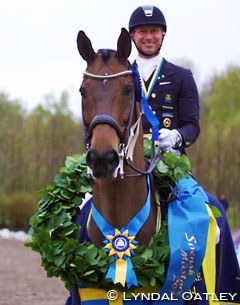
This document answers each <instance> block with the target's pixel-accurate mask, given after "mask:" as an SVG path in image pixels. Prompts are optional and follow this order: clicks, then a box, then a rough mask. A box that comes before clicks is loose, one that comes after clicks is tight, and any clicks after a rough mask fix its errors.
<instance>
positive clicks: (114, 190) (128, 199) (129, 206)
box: [90, 146, 156, 244]
mask: <svg viewBox="0 0 240 305" xmlns="http://www.w3.org/2000/svg"><path fill="white" fill-rule="evenodd" d="M135 150H137V151H138V153H140V154H141V156H143V150H142V147H141V146H139V147H136V149H135ZM134 159H135V160H139V161H138V162H136V161H135V166H136V167H138V168H141V169H142V170H144V167H145V162H144V160H142V159H141V158H140V159H139V158H137V153H135V156H134ZM125 171H128V173H133V172H132V170H129V168H125ZM129 171H130V172H129ZM147 194H148V185H147V178H146V176H144V175H143V176H139V177H134V178H124V179H121V178H120V177H119V178H115V179H113V180H107V179H106V180H105V179H101V180H97V181H95V183H94V185H93V202H94V205H95V206H96V208H97V209H98V211H99V212H100V213H101V215H102V216H103V217H104V219H105V220H106V221H107V222H108V223H109V224H110V225H112V226H113V227H115V228H118V229H120V228H121V227H125V226H126V225H127V224H128V223H129V221H130V220H131V219H132V218H133V217H134V216H135V215H136V214H137V213H138V211H139V210H140V209H141V208H142V206H143V205H144V203H145V202H146V199H147ZM155 216H156V209H155V207H154V208H151V212H150V215H149V218H148V220H147V222H146V224H145V225H144V226H143V227H142V229H141V230H140V233H139V236H138V241H139V242H141V243H145V244H147V243H148V242H149V239H150V237H151V236H152V235H153V234H154V233H155V223H156V217H155ZM92 224H93V225H92V226H91V230H90V238H91V239H92V241H93V242H94V243H96V244H99V241H102V240H103V239H102V238H101V237H100V236H101V234H99V233H100V232H99V230H98V228H97V226H96V225H94V222H92ZM99 238H100V239H99Z"/></svg>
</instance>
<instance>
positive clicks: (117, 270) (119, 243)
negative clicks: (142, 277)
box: [104, 229, 137, 287]
mask: <svg viewBox="0 0 240 305" xmlns="http://www.w3.org/2000/svg"><path fill="white" fill-rule="evenodd" d="M128 234H129V232H128V230H125V231H123V232H121V231H119V230H118V229H115V233H114V235H107V239H106V240H105V241H104V242H105V243H106V246H105V247H104V248H105V249H106V251H107V252H108V254H109V256H112V255H114V262H113V263H112V264H110V267H109V269H108V273H107V275H106V278H111V279H112V280H113V281H114V284H117V283H120V284H121V285H122V286H123V287H125V283H126V282H127V285H128V286H131V285H133V284H134V285H137V280H136V275H135V272H134V269H133V266H132V263H131V260H130V256H131V255H134V251H133V250H134V249H136V246H135V244H137V241H136V240H135V236H129V235H128Z"/></svg>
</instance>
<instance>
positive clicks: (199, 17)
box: [0, 0, 240, 116]
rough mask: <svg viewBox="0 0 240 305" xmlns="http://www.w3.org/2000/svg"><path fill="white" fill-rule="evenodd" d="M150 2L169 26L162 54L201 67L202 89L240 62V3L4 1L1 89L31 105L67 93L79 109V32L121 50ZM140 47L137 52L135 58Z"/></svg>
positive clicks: (197, 70)
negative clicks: (124, 33) (136, 13)
mask: <svg viewBox="0 0 240 305" xmlns="http://www.w3.org/2000/svg"><path fill="white" fill-rule="evenodd" d="M143 4H153V5H157V6H158V7H159V8H160V9H161V10H162V11H163V13H164V15H165V17H166V20H167V24H168V31H167V36H166V38H165V40H164V45H163V49H162V55H163V56H164V57H165V58H166V59H167V60H169V61H173V62H174V61H175V60H176V61H177V62H179V60H183V59H185V60H187V61H190V62H192V64H193V65H194V75H195V79H196V82H197V85H198V87H199V88H200V87H201V85H202V84H203V83H204V82H207V81H208V80H209V79H210V77H211V76H212V75H213V74H216V73H222V72H223V71H225V70H226V68H227V67H228V66H229V65H238V66H240V41H239V35H240V34H239V31H240V17H239V12H240V0H198V1H197V0H158V1H156V0H152V1H149V2H148V1H142V0H121V1H116V0H41V1H34V0H19V1H18V0H0V91H1V92H2V91H3V92H5V93H7V94H9V95H10V98H13V99H19V100H21V101H22V104H23V105H24V107H25V108H28V109H32V108H33V107H34V106H36V105H37V104H38V103H40V102H42V101H43V100H44V96H45V95H48V94H54V95H55V96H56V97H59V96H60V94H61V92H62V91H63V90H65V89H66V90H68V91H69V93H70V101H71V105H70V107H71V109H72V110H73V111H74V112H75V115H77V116H78V115H79V114H80V96H79V94H78V88H79V86H80V83H81V80H82V72H83V71H84V69H85V62H84V61H83V60H82V59H81V57H80V56H79V54H78V51H77V46H76V37H77V34H78V31H79V30H84V31H85V33H86V34H87V36H89V38H90V39H91V40H92V44H93V47H94V49H95V50H97V49H99V48H103V47H104V48H113V49H116V43H117V39H118V36H119V34H120V30H121V28H122V27H126V28H127V27H128V20H129V17H130V15H131V13H132V11H133V10H134V9H135V8H136V7H138V6H140V5H143ZM135 56H136V50H135V48H134V47H133V51H132V54H131V57H130V60H131V61H132V60H133V59H134V58H135Z"/></svg>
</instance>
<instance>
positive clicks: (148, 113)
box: [137, 57, 164, 141]
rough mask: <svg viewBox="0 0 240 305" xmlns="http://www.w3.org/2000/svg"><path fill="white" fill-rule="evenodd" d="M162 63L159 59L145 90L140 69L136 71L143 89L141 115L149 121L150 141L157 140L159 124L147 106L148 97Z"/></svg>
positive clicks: (161, 59) (162, 60)
mask: <svg viewBox="0 0 240 305" xmlns="http://www.w3.org/2000/svg"><path fill="white" fill-rule="evenodd" d="M163 63H164V59H163V58H162V57H161V58H160V60H159V62H158V64H157V67H156V69H155V71H154V74H153V76H152V79H151V82H150V84H149V86H148V88H147V89H146V86H145V82H144V80H143V76H142V72H141V70H140V68H139V67H138V66H137V71H138V72H139V76H140V79H141V83H142V88H143V94H142V101H141V103H142V109H143V113H144V115H145V116H146V118H147V120H148V121H149V123H150V124H151V126H152V139H151V141H157V140H158V131H159V125H160V122H159V120H158V118H157V117H156V115H155V114H154V113H153V111H152V109H151V107H150V106H149V104H148V100H149V97H150V95H151V93H152V90H153V88H154V86H155V84H156V81H157V79H158V75H159V74H160V71H161V69H162V66H163Z"/></svg>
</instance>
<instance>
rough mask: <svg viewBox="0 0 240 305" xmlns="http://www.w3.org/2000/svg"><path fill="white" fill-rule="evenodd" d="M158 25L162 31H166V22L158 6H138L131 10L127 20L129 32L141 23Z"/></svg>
mask: <svg viewBox="0 0 240 305" xmlns="http://www.w3.org/2000/svg"><path fill="white" fill-rule="evenodd" d="M148 24H149V25H160V26H161V27H162V28H163V30H164V32H166V31H167V23H166V20H165V17H164V15H163V13H162V12H161V11H160V9H159V8H157V7H156V6H152V5H143V6H139V7H138V8H137V9H135V11H133V13H132V15H131V17H130V20H129V32H131V31H132V30H133V29H134V28H135V27H137V26H141V25H148Z"/></svg>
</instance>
